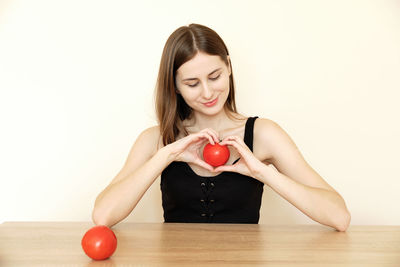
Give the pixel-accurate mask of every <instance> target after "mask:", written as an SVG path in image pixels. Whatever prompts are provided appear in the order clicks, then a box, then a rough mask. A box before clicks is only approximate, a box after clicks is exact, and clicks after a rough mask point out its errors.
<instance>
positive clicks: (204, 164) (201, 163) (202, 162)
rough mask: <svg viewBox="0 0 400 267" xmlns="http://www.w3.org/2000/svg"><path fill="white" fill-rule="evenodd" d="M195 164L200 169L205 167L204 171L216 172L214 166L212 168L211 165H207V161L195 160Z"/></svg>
mask: <svg viewBox="0 0 400 267" xmlns="http://www.w3.org/2000/svg"><path fill="white" fill-rule="evenodd" d="M194 163H195V164H196V165H198V166H200V167H203V168H204V169H207V170H209V171H211V172H212V171H214V167H213V166H211V165H210V164H208V163H206V162H205V161H203V160H201V159H197V160H195V161H194Z"/></svg>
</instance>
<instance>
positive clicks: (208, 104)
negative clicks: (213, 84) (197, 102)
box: [203, 97, 218, 107]
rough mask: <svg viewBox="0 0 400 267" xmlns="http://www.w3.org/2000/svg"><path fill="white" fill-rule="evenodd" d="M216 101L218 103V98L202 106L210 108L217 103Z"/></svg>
mask: <svg viewBox="0 0 400 267" xmlns="http://www.w3.org/2000/svg"><path fill="white" fill-rule="evenodd" d="M217 101H218V97H217V98H216V99H214V100H213V101H211V102H207V103H204V104H203V105H205V106H207V107H212V106H214V105H215V104H216V103H217Z"/></svg>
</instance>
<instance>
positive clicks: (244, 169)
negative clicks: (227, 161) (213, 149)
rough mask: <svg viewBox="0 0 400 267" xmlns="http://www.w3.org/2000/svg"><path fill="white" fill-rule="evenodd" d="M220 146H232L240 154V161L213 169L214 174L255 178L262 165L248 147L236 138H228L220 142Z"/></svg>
mask: <svg viewBox="0 0 400 267" xmlns="http://www.w3.org/2000/svg"><path fill="white" fill-rule="evenodd" d="M219 144H220V145H221V146H222V145H228V146H233V147H234V148H235V149H236V150H237V151H238V152H239V154H240V160H239V161H238V162H236V163H235V164H233V165H223V166H219V167H217V168H215V169H214V172H223V171H228V172H237V173H240V174H243V175H247V176H251V177H253V178H256V176H257V174H258V173H259V172H260V169H261V167H262V165H264V163H262V162H261V161H260V160H259V159H257V158H256V157H255V156H254V154H253V153H252V152H251V150H250V149H249V147H248V146H247V145H246V144H245V143H244V141H243V140H242V139H241V138H239V137H238V136H228V137H226V138H225V139H224V140H223V141H222V142H220V143H219Z"/></svg>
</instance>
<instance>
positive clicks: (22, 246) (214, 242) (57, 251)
mask: <svg viewBox="0 0 400 267" xmlns="http://www.w3.org/2000/svg"><path fill="white" fill-rule="evenodd" d="M92 226H93V224H92V223H89V222H6V223H3V224H1V225H0V266H177V265H179V266H193V265H194V266H205V265H208V266H220V265H225V266H230V265H242V266H248V265H259V266H400V226H350V228H349V230H348V231H347V232H345V233H342V232H337V231H334V230H332V229H331V228H328V227H324V226H321V225H295V226H270V225H254V224H251V225H246V224H158V223H155V224H153V223H120V224H118V225H116V226H115V227H113V231H114V232H115V234H116V236H117V238H118V247H117V250H116V252H115V253H114V255H113V256H112V257H111V258H110V259H108V260H106V261H93V260H91V259H89V258H88V257H87V256H86V255H85V254H84V252H83V250H82V248H81V245H80V241H81V238H82V236H83V234H84V233H85V232H86V231H87V230H88V229H89V228H90V227H92Z"/></svg>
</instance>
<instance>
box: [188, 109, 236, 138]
mask: <svg viewBox="0 0 400 267" xmlns="http://www.w3.org/2000/svg"><path fill="white" fill-rule="evenodd" d="M226 112H227V111H225V109H222V110H221V112H219V113H218V114H215V115H212V116H209V115H206V114H203V113H198V112H195V113H194V114H193V120H192V123H191V125H190V129H191V132H198V131H201V130H203V129H205V128H211V129H213V130H215V131H216V132H218V133H220V132H222V131H223V130H225V129H227V128H230V127H232V121H231V119H230V118H229V117H228V114H227V113H226Z"/></svg>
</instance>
